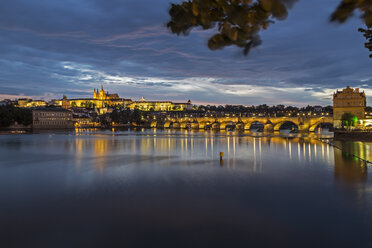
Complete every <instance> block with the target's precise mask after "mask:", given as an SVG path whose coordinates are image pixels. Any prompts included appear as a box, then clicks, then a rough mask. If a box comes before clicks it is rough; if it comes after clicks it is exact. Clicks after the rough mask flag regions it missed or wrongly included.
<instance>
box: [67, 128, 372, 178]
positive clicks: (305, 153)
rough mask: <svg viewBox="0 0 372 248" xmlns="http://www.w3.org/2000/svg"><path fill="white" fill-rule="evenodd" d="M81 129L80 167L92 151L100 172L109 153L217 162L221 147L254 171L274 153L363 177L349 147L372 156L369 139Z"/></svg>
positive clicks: (236, 163) (237, 164) (235, 164)
mask: <svg viewBox="0 0 372 248" xmlns="http://www.w3.org/2000/svg"><path fill="white" fill-rule="evenodd" d="M94 133H96V134H95V135H91V134H94ZM83 134H84V133H83ZM83 134H82V133H81V132H79V135H77V136H76V139H75V142H74V148H73V150H75V151H76V166H77V168H78V167H80V166H81V164H82V162H83V159H86V156H91V159H92V161H93V162H92V164H93V167H94V168H95V169H96V170H99V171H101V172H103V171H104V169H105V167H106V166H109V165H110V164H109V163H110V162H109V161H110V158H111V157H112V156H114V155H136V156H139V157H141V156H152V157H156V156H166V157H168V158H169V159H173V158H174V157H176V158H177V159H179V160H187V161H193V160H198V161H200V160H202V161H205V162H206V163H214V162H215V161H217V162H218V161H219V153H220V152H223V153H224V154H225V155H224V157H223V165H225V166H226V168H231V169H236V168H246V169H247V168H248V169H249V168H251V170H252V171H253V172H257V173H258V172H260V173H262V172H264V171H265V164H267V163H273V162H275V161H276V159H282V160H285V161H293V162H295V163H297V164H298V165H301V164H303V163H308V164H310V165H312V164H313V163H324V164H327V165H328V167H329V168H330V169H334V174H335V178H336V179H337V180H343V181H345V182H363V181H365V180H366V175H367V174H366V173H367V169H366V168H367V167H366V166H365V163H362V162H360V161H359V160H358V159H356V158H355V157H353V158H352V159H350V157H348V156H346V155H345V153H347V154H349V155H350V154H356V155H357V156H360V157H362V158H364V159H369V160H372V158H371V151H370V149H371V146H372V144H371V143H362V142H350V143H347V142H346V143H345V142H344V143H337V142H336V143H335V144H336V146H337V147H340V148H341V150H339V149H334V148H333V147H332V146H330V145H328V144H324V143H322V142H320V141H318V140H316V139H313V138H310V137H278V136H274V137H270V136H264V137H252V136H244V135H239V134H238V133H229V132H225V133H223V132H218V133H214V132H212V131H210V132H198V131H172V130H166V131H157V130H152V131H142V132H124V133H120V132H115V133H114V132H113V133H110V134H107V133H105V134H101V133H97V131H94V132H88V133H85V135H83ZM113 134H114V135H113ZM87 154H88V155H87ZM123 163H125V161H123Z"/></svg>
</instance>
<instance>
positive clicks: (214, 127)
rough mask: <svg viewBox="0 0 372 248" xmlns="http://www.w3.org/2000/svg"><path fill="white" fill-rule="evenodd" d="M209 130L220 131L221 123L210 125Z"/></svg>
mask: <svg viewBox="0 0 372 248" xmlns="http://www.w3.org/2000/svg"><path fill="white" fill-rule="evenodd" d="M211 129H214V130H220V129H221V123H219V122H217V121H215V122H213V123H211Z"/></svg>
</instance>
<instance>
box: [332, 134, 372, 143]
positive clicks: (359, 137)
mask: <svg viewBox="0 0 372 248" xmlns="http://www.w3.org/2000/svg"><path fill="white" fill-rule="evenodd" d="M334 140H340V141H365V142H372V132H362V131H335V132H334Z"/></svg>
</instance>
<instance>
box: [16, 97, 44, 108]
mask: <svg viewBox="0 0 372 248" xmlns="http://www.w3.org/2000/svg"><path fill="white" fill-rule="evenodd" d="M16 106H17V107H20V108H33V107H45V106H47V103H46V102H45V101H43V100H32V99H28V98H23V99H18V101H17V105H16Z"/></svg>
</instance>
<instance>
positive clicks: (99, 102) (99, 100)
mask: <svg viewBox="0 0 372 248" xmlns="http://www.w3.org/2000/svg"><path fill="white" fill-rule="evenodd" d="M131 103H132V100H130V99H124V98H120V97H119V95H118V94H109V92H108V91H106V92H105V91H104V89H103V86H102V85H101V90H98V89H97V90H96V89H94V92H93V98H77V99H67V97H66V96H64V97H63V99H62V100H57V101H56V104H57V105H59V106H62V107H63V108H65V109H68V108H71V107H82V108H97V109H104V108H107V107H112V106H122V107H124V108H125V107H127V106H128V105H129V104H131ZM100 112H102V111H100Z"/></svg>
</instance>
